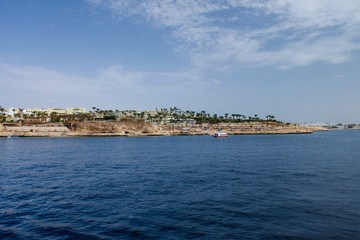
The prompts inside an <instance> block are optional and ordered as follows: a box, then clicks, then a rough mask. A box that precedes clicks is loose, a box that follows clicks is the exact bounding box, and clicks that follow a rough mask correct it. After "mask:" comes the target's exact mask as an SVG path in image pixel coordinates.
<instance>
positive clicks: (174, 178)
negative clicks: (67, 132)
mask: <svg viewBox="0 0 360 240" xmlns="http://www.w3.org/2000/svg"><path fill="white" fill-rule="evenodd" d="M0 239H360V130H349V131H347V130H344V131H329V132H315V133H314V134H303V135H302V134H299V135H297V134H294V135H247V136H245V135H240V136H229V137H228V138H224V139H215V138H212V137H211V136H179V137H178V136H172V137H134V138H126V137H112V138H109V137H96V138H90V137H89V138H88V137H83V138H13V139H6V138H2V139H0Z"/></svg>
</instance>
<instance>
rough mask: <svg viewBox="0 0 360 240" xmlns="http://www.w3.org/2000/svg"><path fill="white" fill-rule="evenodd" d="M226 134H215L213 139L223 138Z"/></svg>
mask: <svg viewBox="0 0 360 240" xmlns="http://www.w3.org/2000/svg"><path fill="white" fill-rule="evenodd" d="M227 136H228V135H227V133H226V132H215V134H214V137H215V138H224V137H227Z"/></svg>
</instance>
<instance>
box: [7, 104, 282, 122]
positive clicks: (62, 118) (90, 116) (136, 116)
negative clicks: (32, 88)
mask: <svg viewBox="0 0 360 240" xmlns="http://www.w3.org/2000/svg"><path fill="white" fill-rule="evenodd" d="M104 120H105V121H137V122H144V121H145V122H155V123H163V124H166V123H192V124H195V123H196V124H202V123H240V122H279V121H277V120H276V119H275V116H273V115H267V116H266V119H261V118H260V117H259V116H258V115H257V114H254V115H253V116H245V115H243V114H239V113H232V114H230V113H225V114H224V115H218V114H212V115H211V114H209V113H207V112H206V111H205V110H202V111H200V112H196V111H190V110H186V111H183V110H181V109H180V108H177V107H170V108H169V109H167V108H161V109H160V110H158V109H157V108H156V109H155V110H152V111H140V110H124V111H120V110H115V111H114V110H101V109H100V108H98V107H92V111H90V112H88V113H79V114H59V113H56V112H52V113H51V114H50V115H48V114H46V113H45V112H32V113H26V114H25V113H24V111H22V109H19V110H18V111H17V112H16V113H15V115H14V118H10V117H8V116H6V115H5V109H4V108H2V107H1V106H0V121H3V122H4V121H8V122H10V121H14V122H19V121H21V122H24V123H25V122H28V123H43V122H53V123H56V122H70V121H104Z"/></svg>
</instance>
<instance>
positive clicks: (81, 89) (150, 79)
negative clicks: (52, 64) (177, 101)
mask: <svg viewBox="0 0 360 240" xmlns="http://www.w3.org/2000/svg"><path fill="white" fill-rule="evenodd" d="M204 84H205V83H204V82H203V80H202V78H201V77H200V74H198V73H196V72H194V71H190V72H141V71H139V72H137V71H129V70H126V69H124V68H123V67H122V66H120V65H114V66H110V67H108V68H106V69H102V70H100V71H99V72H98V73H97V74H96V76H94V77H93V78H89V77H85V76H81V75H75V74H68V73H62V72H59V71H56V70H52V69H46V68H42V67H36V66H17V65H10V64H0V86H2V88H3V89H7V88H12V89H19V90H24V91H28V92H31V93H33V94H50V95H51V94H54V95H61V96H65V97H66V96H73V95H76V96H79V97H81V96H83V97H89V96H92V95H97V94H103V93H106V92H110V91H111V92H128V93H129V92H130V93H131V92H132V93H148V92H157V91H159V92H161V91H180V92H181V91H187V90H188V89H189V88H190V89H192V90H196V89H198V88H200V87H203V86H204ZM5 93H6V94H7V92H6V91H5V92H4V94H5ZM4 94H3V96H5V95H4ZM13 94H16V93H15V92H14V93H13Z"/></svg>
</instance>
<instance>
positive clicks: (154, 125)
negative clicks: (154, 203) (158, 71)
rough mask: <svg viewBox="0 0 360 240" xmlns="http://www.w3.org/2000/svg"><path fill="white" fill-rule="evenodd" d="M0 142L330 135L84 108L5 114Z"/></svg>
mask: <svg viewBox="0 0 360 240" xmlns="http://www.w3.org/2000/svg"><path fill="white" fill-rule="evenodd" d="M0 114H1V115H0V120H1V126H0V136H2V137H6V136H22V137H74V136H170V135H213V134H214V132H215V131H224V132H226V133H228V134H230V135H231V134H234V135H235V134H294V133H312V132H313V131H315V130H327V129H326V128H324V127H323V126H301V125H298V124H294V123H283V122H281V121H278V120H276V119H275V116H273V115H267V116H266V119H261V118H260V117H259V116H258V115H257V114H255V115H254V116H245V115H243V114H228V113H225V114H224V115H223V116H222V115H217V114H213V115H210V114H208V113H206V111H201V112H195V111H189V110H187V111H182V110H181V109H179V108H177V107H171V108H169V109H167V108H161V109H156V110H150V111H141V110H123V111H119V110H115V111H113V110H101V109H99V108H96V107H93V108H92V111H89V112H87V111H86V109H85V108H65V109H58V108H48V109H41V108H34V109H22V108H9V109H5V108H2V107H1V108H0Z"/></svg>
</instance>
